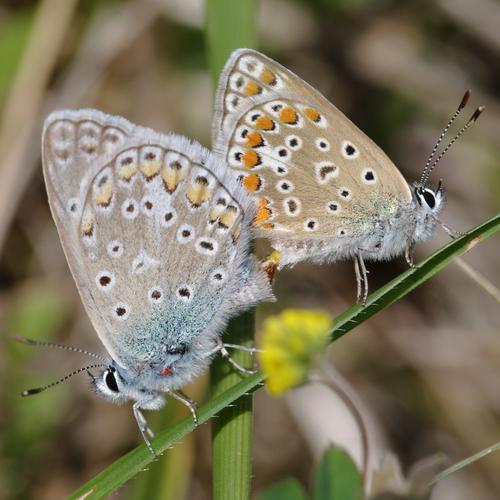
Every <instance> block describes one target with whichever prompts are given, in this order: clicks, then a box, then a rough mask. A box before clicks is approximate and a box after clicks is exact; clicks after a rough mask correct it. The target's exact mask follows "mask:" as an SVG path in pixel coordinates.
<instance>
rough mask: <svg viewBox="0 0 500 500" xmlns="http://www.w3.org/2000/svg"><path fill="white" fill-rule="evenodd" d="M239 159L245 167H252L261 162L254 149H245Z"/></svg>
mask: <svg viewBox="0 0 500 500" xmlns="http://www.w3.org/2000/svg"><path fill="white" fill-rule="evenodd" d="M241 160H242V162H243V165H244V166H245V168H253V167H256V166H257V165H260V164H261V159H260V156H259V155H258V154H257V153H256V152H255V151H246V152H245V153H243V156H242V157H241Z"/></svg>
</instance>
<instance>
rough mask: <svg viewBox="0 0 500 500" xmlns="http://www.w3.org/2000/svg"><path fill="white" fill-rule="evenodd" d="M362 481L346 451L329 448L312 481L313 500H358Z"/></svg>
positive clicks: (361, 489)
mask: <svg viewBox="0 0 500 500" xmlns="http://www.w3.org/2000/svg"><path fill="white" fill-rule="evenodd" d="M362 491H363V481H362V478H361V474H360V473H359V471H358V469H357V467H356V465H355V463H354V462H353V461H352V459H351V457H350V456H349V455H348V454H347V452H346V451H344V450H341V449H339V448H335V447H333V446H332V447H331V448H329V449H328V450H326V451H325V453H324V455H323V458H322V460H321V463H320V464H319V467H318V470H317V471H316V475H315V481H314V496H313V498H314V500H359V499H361V496H362Z"/></svg>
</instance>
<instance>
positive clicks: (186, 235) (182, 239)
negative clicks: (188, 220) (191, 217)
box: [177, 224, 195, 245]
mask: <svg viewBox="0 0 500 500" xmlns="http://www.w3.org/2000/svg"><path fill="white" fill-rule="evenodd" d="M194 237H195V232H194V228H193V227H192V226H190V225H189V224H182V225H181V226H179V229H177V241H178V242H179V243H180V244H181V245H184V244H186V243H188V242H189V241H191V240H193V239H194Z"/></svg>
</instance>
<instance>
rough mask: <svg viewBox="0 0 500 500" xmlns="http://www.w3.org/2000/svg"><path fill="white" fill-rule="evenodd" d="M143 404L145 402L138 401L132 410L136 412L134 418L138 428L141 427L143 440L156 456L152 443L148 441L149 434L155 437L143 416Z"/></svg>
mask: <svg viewBox="0 0 500 500" xmlns="http://www.w3.org/2000/svg"><path fill="white" fill-rule="evenodd" d="M142 403H143V401H136V402H135V403H134V404H133V405H132V410H133V412H134V417H135V420H136V422H137V426H138V427H139V430H140V431H141V434H142V439H144V442H145V443H146V446H147V447H148V450H149V451H150V452H151V453H152V454H153V455H155V456H156V453H155V451H154V450H153V447H152V446H151V443H150V441H149V439H148V434H149V436H150V437H153V436H154V433H153V431H152V430H151V429H150V428H149V426H148V423H147V421H146V419H145V417H144V415H143V414H142V412H141V410H140V406H141V404H142Z"/></svg>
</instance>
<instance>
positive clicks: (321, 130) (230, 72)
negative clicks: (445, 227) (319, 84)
mask: <svg viewBox="0 0 500 500" xmlns="http://www.w3.org/2000/svg"><path fill="white" fill-rule="evenodd" d="M213 134H214V141H215V144H216V150H217V151H218V152H219V153H221V154H222V155H223V156H224V157H225V158H227V161H228V163H229V165H230V166H231V167H232V168H233V169H235V170H236V171H237V172H238V175H239V176H240V179H241V181H242V182H243V184H244V185H245V186H246V188H247V189H248V190H249V191H251V192H253V193H254V194H255V195H256V196H257V197H258V199H259V205H260V210H259V212H258V214H257V217H256V226H257V227H258V228H260V229H261V233H262V234H263V235H266V236H268V237H270V238H271V239H272V240H273V241H274V242H275V243H278V247H279V246H280V244H282V245H283V244H284V245H286V244H287V243H286V242H287V240H293V241H300V240H306V239H307V240H320V241H325V240H326V239H334V240H335V239H336V238H344V239H345V238H350V237H359V236H361V235H363V234H365V233H366V231H370V230H371V228H373V220H374V218H376V217H377V215H382V216H383V215H385V214H386V213H390V212H391V211H395V210H397V208H398V207H399V206H400V205H401V204H402V203H409V202H410V201H411V193H410V190H409V187H408V185H407V183H406V181H405V180H404V178H403V177H402V175H401V174H400V173H399V171H398V170H397V168H396V167H395V166H394V165H393V163H392V162H391V161H390V160H389V159H388V158H387V156H386V155H385V154H384V153H383V151H382V150H381V149H380V148H378V146H376V145H375V144H374V143H373V142H372V141H371V140H370V139H369V138H368V137H367V136H366V135H365V134H363V133H362V132H361V131H360V130H359V129H358V128H357V127H356V126H355V125H353V124H352V123H351V122H350V121H349V120H348V119H347V118H346V117H345V116H344V115H343V114H342V113H341V112H340V111H339V110H338V109H337V108H335V106H333V105H332V104H331V103H330V102H328V101H327V100H326V99H325V98H324V97H323V96H322V95H321V94H319V93H318V92H317V91H316V90H314V89H313V88H312V87H310V86H309V85H308V84H307V83H305V82H304V81H303V80H301V79H300V78H298V77H297V76H296V75H294V74H293V73H291V72H290V71H288V70H287V69H285V68H284V67H282V66H281V65H279V64H278V63H276V62H274V61H272V60H271V59H269V58H267V57H265V56H263V55H262V54H260V53H258V52H255V51H252V50H248V49H241V50H239V51H236V52H235V53H233V55H232V56H231V58H230V60H229V61H228V63H227V65H226V68H225V70H224V72H223V74H222V76H221V80H220V84H219V88H218V96H217V102H216V116H215V121H214V129H213ZM395 193H396V195H395ZM297 256H298V254H297Z"/></svg>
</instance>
